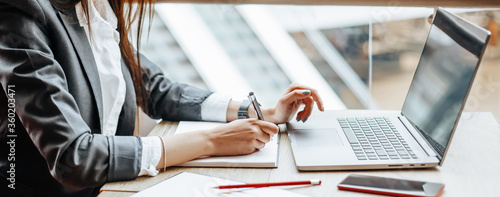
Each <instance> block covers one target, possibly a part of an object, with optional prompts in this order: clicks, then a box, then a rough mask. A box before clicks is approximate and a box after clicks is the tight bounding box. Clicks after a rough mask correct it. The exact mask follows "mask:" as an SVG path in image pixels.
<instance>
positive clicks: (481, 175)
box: [99, 112, 500, 197]
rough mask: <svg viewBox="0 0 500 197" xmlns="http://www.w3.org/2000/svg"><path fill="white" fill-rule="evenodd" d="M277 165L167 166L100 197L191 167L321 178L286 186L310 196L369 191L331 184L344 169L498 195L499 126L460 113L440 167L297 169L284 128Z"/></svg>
mask: <svg viewBox="0 0 500 197" xmlns="http://www.w3.org/2000/svg"><path fill="white" fill-rule="evenodd" d="M176 128H177V123H176V122H162V123H160V124H159V125H158V126H156V127H155V129H154V130H153V131H151V133H150V135H156V136H159V135H161V136H163V135H172V134H173V133H174V131H175V129H176ZM279 149H280V150H279V163H278V168H271V169H255V168H190V167H171V168H168V170H167V171H165V172H160V174H158V175H157V176H155V177H139V178H137V179H136V180H134V181H124V182H114V183H107V184H105V185H104V186H103V187H102V188H101V194H100V195H99V196H100V197H107V196H130V195H132V194H134V193H135V192H138V191H141V190H143V189H146V188H148V187H150V186H152V185H154V184H156V183H159V182H161V181H163V180H165V179H168V178H170V177H172V176H174V175H176V174H178V173H180V172H193V173H198V174H205V175H209V176H215V177H221V178H225V179H231V180H236V181H241V182H267V181H269V182H278V181H292V180H307V179H313V178H314V179H321V180H322V184H321V185H320V186H313V187H297V188H293V189H289V190H290V191H293V192H297V193H302V194H307V195H312V196H370V194H362V193H355V192H349V191H343V190H338V189H337V184H338V183H339V182H340V181H341V180H343V179H344V178H345V177H346V176H347V175H348V174H350V173H364V174H369V175H378V176H385V177H393V178H403V179H412V180H420V181H430V182H441V183H444V184H445V185H446V187H445V190H444V193H443V195H442V196H500V189H499V188H500V168H499V167H498V166H499V165H500V126H499V125H498V123H497V122H496V120H495V118H494V117H493V115H492V114H491V113H488V112H469V113H464V114H463V115H462V118H461V121H460V123H459V125H458V130H457V131H456V133H455V137H454V138H453V140H452V143H451V147H450V150H449V151H448V155H447V157H446V160H445V162H444V164H443V166H441V167H437V168H431V169H416V170H412V169H405V170H363V171H324V172H299V171H298V170H297V169H296V168H295V162H294V159H293V156H292V154H291V148H290V143H289V140H288V136H287V135H286V133H281V134H280V147H279Z"/></svg>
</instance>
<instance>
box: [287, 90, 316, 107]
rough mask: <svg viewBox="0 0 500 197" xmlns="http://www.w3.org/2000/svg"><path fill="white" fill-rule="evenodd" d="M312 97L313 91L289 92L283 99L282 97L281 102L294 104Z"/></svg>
mask: <svg viewBox="0 0 500 197" xmlns="http://www.w3.org/2000/svg"><path fill="white" fill-rule="evenodd" d="M310 96H311V90H294V91H291V92H289V93H288V94H285V95H284V96H283V97H281V99H282V100H281V101H282V102H284V103H286V104H290V103H293V102H295V101H297V100H300V99H303V98H307V97H310Z"/></svg>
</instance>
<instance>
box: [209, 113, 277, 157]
mask: <svg viewBox="0 0 500 197" xmlns="http://www.w3.org/2000/svg"><path fill="white" fill-rule="evenodd" d="M278 131H279V128H278V126H276V125H275V124H273V123H270V122H266V121H262V120H257V119H254V118H251V119H241V120H235V121H232V122H230V123H228V124H225V125H221V126H219V127H216V128H214V129H211V130H209V131H208V136H209V141H210V142H211V145H212V146H211V149H212V151H211V153H210V155H217V156H221V155H242V154H250V153H253V152H255V151H257V150H259V149H262V148H264V146H265V143H267V142H269V141H270V140H271V137H272V136H273V135H276V134H277V133H278Z"/></svg>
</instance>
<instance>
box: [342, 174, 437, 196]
mask: <svg viewBox="0 0 500 197" xmlns="http://www.w3.org/2000/svg"><path fill="white" fill-rule="evenodd" d="M443 187H444V185H443V184H441V183H430V182H420V181H410V180H402V179H393V178H384V177H376V176H366V175H359V174H351V175H349V176H348V177H347V178H346V179H344V181H342V182H341V183H340V184H339V185H338V188H339V189H346V190H354V191H362V192H373V193H379V194H391V195H397V194H401V195H402V196H408V195H410V196H438V195H439V194H440V192H441V191H442V189H443Z"/></svg>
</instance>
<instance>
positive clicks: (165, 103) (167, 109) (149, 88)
mask: <svg viewBox="0 0 500 197" xmlns="http://www.w3.org/2000/svg"><path fill="white" fill-rule="evenodd" d="M141 66H142V67H143V69H144V75H143V80H144V84H145V87H146V90H145V92H146V95H148V96H149V98H146V101H147V106H148V110H147V111H145V113H146V114H148V115H149V116H150V117H151V118H155V119H159V118H161V119H163V120H173V121H180V120H201V103H202V102H203V101H204V100H205V99H206V98H207V97H208V96H210V95H211V94H212V92H210V91H206V90H201V89H199V88H196V87H193V86H189V85H186V84H182V83H173V82H171V81H170V80H169V79H167V78H166V77H165V75H164V74H163V72H162V71H161V70H160V68H158V67H157V66H156V65H155V64H153V63H152V62H150V61H149V60H148V59H147V58H146V57H145V56H143V55H141Z"/></svg>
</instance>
